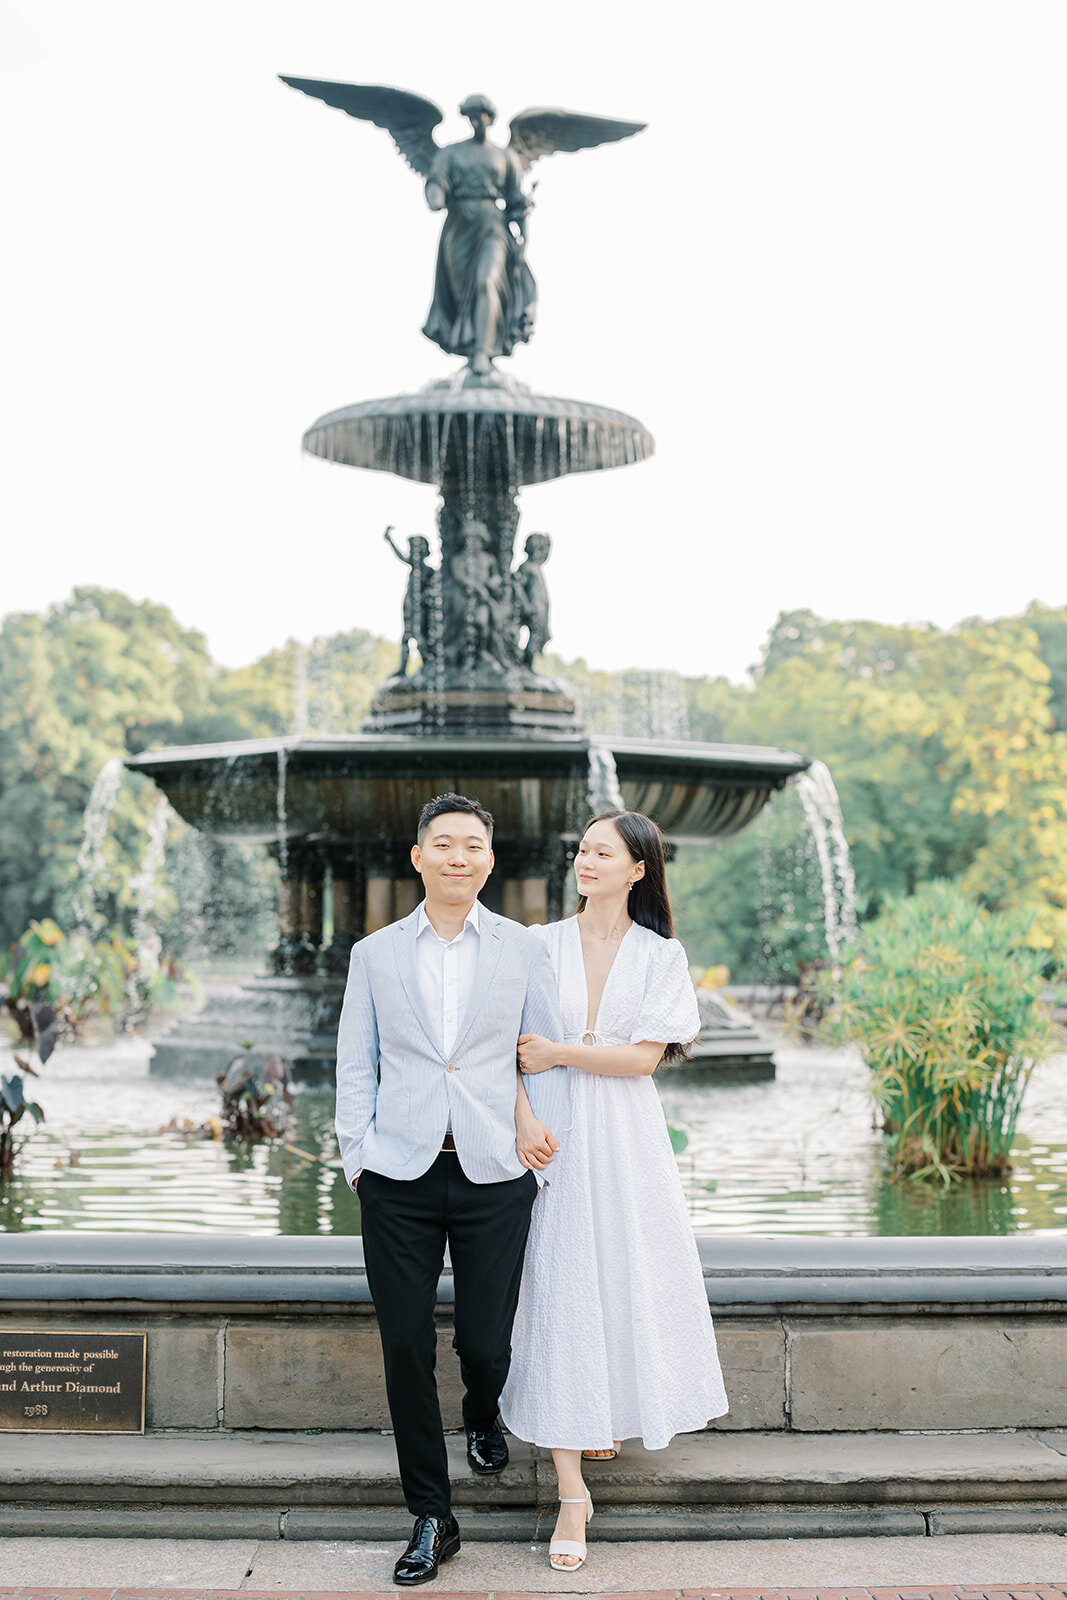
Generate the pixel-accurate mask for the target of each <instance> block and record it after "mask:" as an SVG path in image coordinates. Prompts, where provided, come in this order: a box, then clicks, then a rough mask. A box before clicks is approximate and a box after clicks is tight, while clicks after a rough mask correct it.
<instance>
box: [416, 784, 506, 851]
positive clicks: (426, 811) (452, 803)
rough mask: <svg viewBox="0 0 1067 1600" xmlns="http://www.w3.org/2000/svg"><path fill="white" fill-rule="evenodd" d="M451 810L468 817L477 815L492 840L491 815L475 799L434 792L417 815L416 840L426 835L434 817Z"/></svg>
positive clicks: (462, 795)
mask: <svg viewBox="0 0 1067 1600" xmlns="http://www.w3.org/2000/svg"><path fill="white" fill-rule="evenodd" d="M451 811H462V812H465V813H466V814H467V816H470V817H477V818H478V821H479V822H480V823H481V824H482V825H483V827H484V828H485V831H486V833H487V834H488V835H489V843H490V844H492V842H493V816H492V812H490V811H487V810H486V809H485V807H484V806H483V805H479V804H478V801H477V800H468V798H467V796H466V795H465V794H435V795H434V797H433V799H432V800H427V802H426V804H425V805H424V806H423V808H422V813H421V815H420V816H419V830H418V841H419V844H420V845H421V844H422V841H423V840H424V839H425V837H426V830H427V828H428V827H429V826H430V823H431V822H432V821H433V819H434V817H443V816H447V815H448V813H449V812H451Z"/></svg>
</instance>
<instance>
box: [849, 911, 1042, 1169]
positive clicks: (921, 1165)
mask: <svg viewBox="0 0 1067 1600" xmlns="http://www.w3.org/2000/svg"><path fill="white" fill-rule="evenodd" d="M1028 928H1029V918H1028V917H1027V916H1026V915H1025V914H1024V913H1021V912H990V911H986V910H985V909H984V908H983V907H982V906H981V905H980V904H979V902H978V901H977V900H976V899H975V898H974V897H973V896H971V895H968V894H965V893H964V892H963V891H962V890H960V889H958V888H957V887H956V886H955V885H954V884H950V883H945V882H935V883H930V884H926V885H924V886H923V888H922V889H920V891H919V892H918V893H917V894H915V895H912V896H910V897H909V898H907V899H902V900H897V901H895V902H893V903H891V904H890V905H889V906H888V907H887V909H886V911H885V912H884V913H883V914H882V916H880V917H879V918H878V920H877V921H876V922H873V923H870V924H868V926H867V927H866V928H865V929H864V932H863V936H862V941H861V947H860V948H859V949H857V950H856V951H854V952H851V959H847V960H846V962H845V963H844V964H843V965H842V966H839V967H838V968H836V969H835V970H834V971H833V972H831V973H827V974H824V975H823V978H822V980H821V982H820V989H821V991H822V993H823V994H824V995H825V996H826V998H827V999H828V1000H829V1001H831V1002H832V1003H831V1007H830V1013H829V1017H828V1020H827V1032H828V1033H829V1035H830V1036H831V1037H832V1038H835V1039H837V1040H850V1041H851V1042H852V1043H854V1044H856V1045H858V1047H859V1049H860V1052H861V1053H862V1055H863V1059H864V1060H865V1061H866V1063H867V1065H868V1067H870V1069H871V1075H872V1079H871V1086H872V1089H873V1092H874V1097H875V1100H876V1101H877V1103H878V1106H879V1108H880V1111H881V1115H882V1124H883V1127H884V1130H885V1135H886V1139H887V1143H888V1148H889V1155H890V1159H891V1162H892V1164H893V1168H894V1170H895V1172H896V1173H897V1174H898V1175H900V1176H903V1175H913V1176H922V1177H936V1178H940V1179H941V1180H942V1181H946V1182H947V1181H949V1180H950V1179H951V1178H952V1177H954V1176H957V1175H963V1174H970V1175H972V1176H976V1177H977V1176H993V1175H995V1174H998V1173H1004V1172H1008V1171H1010V1170H1011V1148H1012V1143H1013V1141H1014V1138H1015V1128H1016V1124H1017V1122H1018V1119H1019V1110H1020V1108H1021V1106H1022V1100H1023V1095H1024V1093H1025V1091H1026V1085H1027V1083H1028V1081H1029V1078H1030V1074H1031V1072H1032V1070H1033V1068H1034V1066H1035V1065H1036V1064H1037V1063H1038V1062H1039V1061H1041V1060H1042V1058H1043V1057H1044V1056H1046V1055H1047V1054H1048V1053H1049V1051H1050V1049H1051V1048H1052V1047H1053V1040H1054V1038H1055V1030H1054V1029H1053V1026H1052V1021H1051V1016H1050V1013H1049V1010H1048V1007H1047V1006H1045V1005H1043V1004H1042V1003H1041V1001H1040V999H1039V995H1040V992H1041V990H1042V988H1043V987H1044V980H1043V979H1042V975H1041V967H1042V960H1043V957H1042V955H1041V953H1040V952H1037V951H1034V950H1031V949H1029V948H1028V947H1027V944H1026V936H1027V931H1028Z"/></svg>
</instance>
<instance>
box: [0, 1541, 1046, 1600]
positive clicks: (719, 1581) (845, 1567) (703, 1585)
mask: <svg viewBox="0 0 1067 1600" xmlns="http://www.w3.org/2000/svg"><path fill="white" fill-rule="evenodd" d="M594 1526H595V1524H594ZM398 1554H399V1547H398V1546H396V1545H393V1544H389V1545H386V1544H342V1543H317V1542H312V1541H307V1542H303V1541H296V1540H294V1541H286V1540H270V1541H264V1542H257V1541H255V1540H228V1539H218V1540H199V1539H128V1540H124V1539H39V1538H20V1539H12V1538H3V1537H2V1536H0V1596H4V1597H5V1600H11V1597H13V1596H19V1597H20V1600H29V1597H30V1596H33V1597H34V1600H53V1597H55V1596H63V1597H64V1600H80V1597H91V1600H112V1597H115V1600H119V1597H121V1600H135V1597H137V1600H149V1597H152V1600H157V1597H158V1600H202V1597H204V1596H211V1600H223V1597H224V1596H235V1597H236V1596H239V1597H240V1600H254V1597H256V1596H260V1597H266V1596H270V1600H353V1597H355V1600H368V1597H370V1596H383V1595H388V1594H391V1593H392V1592H393V1591H392V1590H391V1588H390V1583H391V1574H392V1566H393V1562H394V1560H395V1559H396V1556H397V1555H398ZM422 1592H423V1593H425V1594H426V1595H427V1596H434V1597H435V1600H444V1597H446V1596H447V1597H449V1600H450V1597H452V1596H455V1595H463V1596H469V1597H471V1600H486V1597H491V1596H492V1597H495V1600H522V1597H526V1596H537V1595H556V1594H580V1595H583V1596H598V1595H603V1596H606V1595H611V1596H613V1597H623V1596H625V1597H628V1600H631V1597H635V1596H637V1595H641V1596H652V1597H655V1600H661V1597H662V1600H673V1597H676V1596H679V1595H687V1596H706V1597H707V1600H757V1597H758V1596H765V1597H768V1600H769V1597H771V1596H774V1597H776V1600H786V1597H791V1600H816V1597H818V1600H897V1597H898V1596H904V1597H906V1600H920V1597H923V1596H929V1597H931V1600H950V1597H951V1596H961V1597H966V1600H978V1597H979V1596H981V1595H986V1596H990V1597H992V1596H996V1597H997V1600H1008V1596H1009V1595H1012V1596H1016V1597H1021V1600H1023V1597H1024V1600H1067V1537H1065V1536H1063V1535H1059V1534H1018V1535H1016V1534H989V1535H970V1534H959V1535H953V1534H946V1535H943V1536H940V1537H936V1538H894V1537H883V1538H865V1539H795V1540H794V1539H784V1540H783V1539H761V1540H748V1539H738V1540H724V1541H705V1540H692V1541H688V1540H687V1541H678V1542H673V1543H657V1542H653V1541H642V1542H641V1543H640V1544H622V1543H612V1544H602V1545H600V1546H598V1545H597V1544H596V1542H595V1540H593V1541H591V1543H590V1546H589V1559H588V1561H587V1563H586V1565H585V1566H584V1567H582V1568H581V1569H580V1570H579V1571H578V1572H577V1573H574V1574H570V1575H564V1574H556V1573H553V1572H552V1571H551V1570H550V1568H549V1566H548V1561H547V1552H546V1546H545V1545H543V1544H542V1545H533V1546H531V1545H519V1544H492V1543H483V1544H468V1545H466V1546H465V1547H464V1548H463V1550H462V1551H461V1552H460V1554H459V1556H457V1557H456V1559H455V1560H453V1561H451V1562H449V1563H448V1565H447V1566H446V1567H444V1568H443V1569H442V1573H441V1576H440V1577H439V1578H438V1579H437V1581H436V1582H435V1583H432V1584H428V1585H426V1586H425V1587H424V1589H423V1590H422ZM401 1593H402V1594H408V1593H410V1591H409V1590H403V1591H401Z"/></svg>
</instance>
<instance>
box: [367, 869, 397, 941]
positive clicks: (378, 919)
mask: <svg viewBox="0 0 1067 1600" xmlns="http://www.w3.org/2000/svg"><path fill="white" fill-rule="evenodd" d="M392 920H393V880H392V878H388V877H385V876H383V875H382V874H381V873H380V872H368V874H367V913H366V919H365V921H364V924H363V931H364V933H377V931H378V929H379V928H385V927H388V925H389V923H390V922H392Z"/></svg>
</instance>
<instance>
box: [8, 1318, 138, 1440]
mask: <svg viewBox="0 0 1067 1600" xmlns="http://www.w3.org/2000/svg"><path fill="white" fill-rule="evenodd" d="M146 1337H147V1336H146V1335H145V1334H143V1333H42V1332H39V1331H37V1330H36V1329H32V1330H20V1329H18V1328H14V1329H10V1328H5V1329H0V1432H5V1433H39V1432H51V1433H143V1432H144V1401H145V1342H146Z"/></svg>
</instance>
